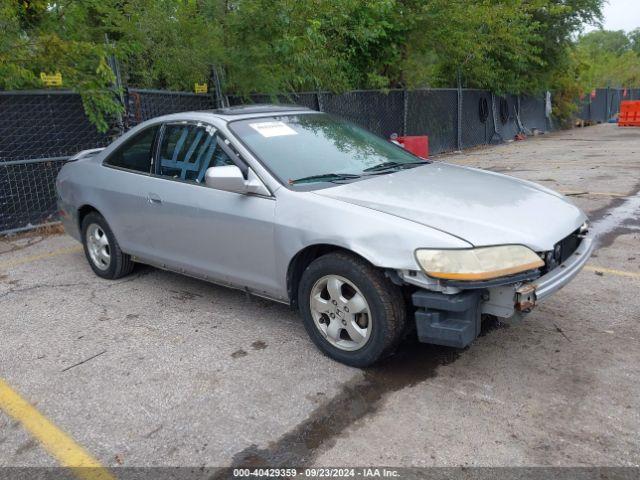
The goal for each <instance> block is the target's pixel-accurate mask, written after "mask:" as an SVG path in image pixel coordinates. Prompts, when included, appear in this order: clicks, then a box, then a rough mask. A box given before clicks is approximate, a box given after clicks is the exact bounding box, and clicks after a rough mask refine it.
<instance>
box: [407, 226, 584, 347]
mask: <svg viewBox="0 0 640 480" xmlns="http://www.w3.org/2000/svg"><path fill="white" fill-rule="evenodd" d="M593 249H594V237H593V236H592V235H589V234H586V235H584V236H583V238H582V240H581V242H580V244H579V245H578V247H577V248H576V250H575V251H574V252H573V253H572V254H571V256H570V257H569V258H567V259H566V260H565V261H564V262H563V263H562V264H560V265H558V266H557V267H556V268H554V269H553V270H551V271H550V272H548V273H546V274H545V275H543V276H541V277H538V278H535V279H511V280H510V281H511V282H512V283H500V282H499V283H496V282H494V283H490V284H487V285H486V286H485V287H482V286H480V285H474V286H473V288H468V289H458V288H456V289H455V290H452V289H450V290H448V291H447V290H446V289H443V290H441V291H433V290H430V289H429V290H427V289H424V288H423V289H420V290H417V291H416V292H414V293H413V294H412V296H411V299H412V302H413V305H414V307H415V308H416V312H415V320H416V330H417V333H418V338H419V340H420V341H421V342H425V343H433V344H436V345H446V346H450V347H458V348H462V347H465V346H467V345H468V344H469V343H471V342H472V341H473V340H474V339H475V338H476V337H477V336H478V335H479V334H480V327H481V321H482V314H490V315H496V316H498V317H503V318H510V317H513V316H517V315H520V314H522V313H528V312H530V311H531V310H533V308H534V307H535V306H536V304H537V303H538V302H541V301H543V300H546V299H547V298H549V297H550V296H551V295H552V294H554V293H555V292H557V291H558V290H560V289H561V288H562V287H564V286H565V285H566V284H567V283H569V282H570V281H571V280H572V279H573V278H574V277H575V276H576V275H577V274H578V272H580V270H582V267H584V265H585V263H586V262H587V261H588V260H589V257H590V256H591V253H592V252H593ZM414 284H415V282H414Z"/></svg>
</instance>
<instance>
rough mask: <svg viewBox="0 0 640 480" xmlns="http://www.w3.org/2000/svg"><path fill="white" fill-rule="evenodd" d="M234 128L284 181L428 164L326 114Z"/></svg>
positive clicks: (339, 178) (352, 176)
mask: <svg viewBox="0 0 640 480" xmlns="http://www.w3.org/2000/svg"><path fill="white" fill-rule="evenodd" d="M229 127H230V128H231V130H232V131H233V132H234V133H235V134H236V135H237V136H238V137H239V138H240V140H242V142H244V144H245V145H246V146H247V147H248V148H249V149H250V150H252V151H253V153H254V154H255V155H256V156H257V157H258V158H259V159H260V160H261V161H262V162H263V164H264V166H265V167H266V168H267V169H269V170H270V171H271V172H272V174H274V175H275V176H276V177H277V178H278V179H279V180H280V182H282V183H283V184H285V185H299V184H309V183H319V182H345V181H354V180H356V179H359V178H363V177H364V176H367V175H379V174H382V173H389V172H392V171H395V170H398V169H401V168H409V166H418V165H423V164H425V163H427V162H425V161H424V160H422V159H421V158H419V157H416V156H414V155H413V154H411V153H409V152H407V151H405V150H404V149H403V148H401V147H399V146H397V145H395V144H393V143H391V142H389V141H387V140H385V139H383V138H380V137H378V136H377V135H374V134H373V133H371V132H368V131H366V130H364V129H362V128H360V127H358V126H356V125H354V124H352V123H349V122H347V121H344V120H340V119H336V118H333V117H331V116H329V115H326V114H299V115H283V116H273V117H261V118H252V119H249V120H239V121H235V122H231V123H230V124H229Z"/></svg>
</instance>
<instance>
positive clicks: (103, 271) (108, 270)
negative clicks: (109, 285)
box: [82, 212, 134, 280]
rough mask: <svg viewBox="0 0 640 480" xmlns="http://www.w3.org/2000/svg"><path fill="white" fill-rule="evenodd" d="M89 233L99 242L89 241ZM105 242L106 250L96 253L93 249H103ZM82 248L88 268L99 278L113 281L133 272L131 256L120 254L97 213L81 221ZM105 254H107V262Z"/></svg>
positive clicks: (105, 222) (113, 238) (115, 242)
mask: <svg viewBox="0 0 640 480" xmlns="http://www.w3.org/2000/svg"><path fill="white" fill-rule="evenodd" d="M89 232H91V233H93V234H94V235H93V236H94V238H99V239H100V242H96V241H92V240H90V234H89ZM105 239H106V240H105ZM105 241H106V248H101V249H100V251H99V252H96V250H95V249H94V248H95V247H104V246H105ZM82 246H83V247H84V254H85V256H86V257H87V261H88V262H89V266H90V267H91V269H92V270H93V272H94V273H95V274H96V275H98V276H99V277H101V278H106V279H109V280H115V279H117V278H121V277H124V276H125V275H128V274H130V273H131V272H132V271H133V267H134V262H133V260H132V259H131V256H129V255H127V254H126V253H123V252H122V250H121V249H120V245H119V244H118V241H117V240H116V237H115V235H114V234H113V232H112V231H111V228H110V227H109V224H108V223H107V221H106V220H105V219H104V217H103V216H102V215H100V214H99V213H98V212H91V213H89V214H87V216H86V217H84V219H83V220H82ZM105 252H106V253H107V254H108V261H106V258H107V257H106V255H105Z"/></svg>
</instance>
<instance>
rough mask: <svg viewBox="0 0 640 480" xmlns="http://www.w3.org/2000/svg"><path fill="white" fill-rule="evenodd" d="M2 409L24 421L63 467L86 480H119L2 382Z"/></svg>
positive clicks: (0, 388) (29, 430)
mask: <svg viewBox="0 0 640 480" xmlns="http://www.w3.org/2000/svg"><path fill="white" fill-rule="evenodd" d="M0 410H3V411H4V412H5V413H6V414H7V415H9V416H10V417H13V418H14V419H15V420H17V421H18V422H20V423H21V424H22V426H23V427H24V428H25V429H26V430H27V431H28V432H29V433H30V434H31V435H33V436H34V437H35V438H36V439H38V440H39V441H40V443H41V444H42V446H43V447H44V448H45V450H47V451H48V452H49V453H50V454H51V455H52V456H53V457H55V458H56V460H58V462H59V463H60V465H62V466H63V467H68V468H72V473H73V474H74V475H76V476H77V477H78V478H80V479H82V480H115V477H114V476H113V475H111V473H109V471H108V470H107V469H106V468H105V467H103V466H102V465H101V464H100V462H98V461H97V460H96V459H95V458H93V457H92V456H91V455H90V454H89V453H87V452H86V451H85V450H84V449H83V448H82V447H81V446H80V445H78V444H77V443H76V442H74V441H73V440H72V439H71V438H70V437H69V436H68V435H66V434H65V433H64V432H62V431H61V430H60V429H58V427H56V426H55V425H54V424H53V423H51V422H50V421H49V420H47V419H46V418H45V417H44V416H43V415H42V414H41V413H40V412H38V410H36V409H35V408H34V407H33V406H32V405H31V404H30V403H29V402H27V401H26V400H25V399H23V398H22V397H21V396H20V395H19V394H18V393H16V392H15V391H14V390H13V389H12V388H11V387H9V385H7V384H6V383H5V382H4V381H3V380H2V379H0Z"/></svg>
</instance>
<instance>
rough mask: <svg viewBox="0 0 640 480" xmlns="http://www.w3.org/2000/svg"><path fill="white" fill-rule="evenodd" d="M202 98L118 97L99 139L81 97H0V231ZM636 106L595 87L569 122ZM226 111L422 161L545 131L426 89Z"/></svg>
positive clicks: (502, 106)
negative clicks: (354, 131) (295, 123)
mask: <svg viewBox="0 0 640 480" xmlns="http://www.w3.org/2000/svg"><path fill="white" fill-rule="evenodd" d="M218 98H219V97H216V96H215V92H214V94H213V95H208V94H204V95H203V94H198V95H196V94H193V93H186V92H168V91H162V90H142V89H133V88H130V89H126V90H125V95H124V103H125V115H124V116H123V122H114V128H113V129H112V130H111V131H110V133H108V134H101V133H99V132H98V131H97V130H96V128H95V127H94V126H93V125H92V124H91V122H89V120H88V119H87V117H86V115H85V114H84V111H83V107H82V102H81V99H80V96H79V95H77V94H74V93H71V92H64V91H29V92H0V114H1V115H0V189H1V190H0V232H2V233H6V232H11V231H16V230H22V229H27V228H31V227H32V226H35V225H41V224H44V223H48V222H51V221H54V220H55V219H56V198H55V188H54V183H55V178H56V175H57V173H58V171H59V170H60V168H61V167H62V165H63V164H64V162H65V161H66V160H67V159H68V158H69V156H71V155H73V154H75V153H76V152H78V151H80V150H83V149H88V148H95V147H102V146H105V145H107V144H108V143H109V142H111V141H112V140H113V138H114V137H115V136H117V135H119V134H121V133H123V131H124V130H126V129H127V128H131V127H132V126H135V125H137V124H138V123H140V122H142V121H145V120H148V119H150V118H153V117H157V116H159V115H163V114H167V113H175V112H182V111H189V110H209V109H213V108H215V106H216V104H217V103H219V100H218ZM625 99H640V89H635V90H631V89H629V90H620V89H597V90H596V91H595V92H593V94H592V95H590V96H588V98H585V99H584V100H582V101H581V103H580V104H579V109H578V113H577V116H578V117H579V118H581V119H584V120H587V121H591V122H604V121H607V120H608V119H610V118H612V117H613V116H615V115H616V114H617V112H618V110H619V102H620V100H625ZM226 101H227V102H226V103H227V104H229V105H232V106H233V105H241V104H247V103H288V104H298V105H303V106H306V107H308V108H311V109H313V110H318V111H323V112H328V113H331V114H335V115H337V116H340V117H343V118H346V119H348V120H351V121H353V122H355V123H357V124H359V125H361V126H363V127H365V128H367V129H369V130H371V131H373V132H375V133H377V134H378V135H381V136H383V137H389V136H390V135H391V134H392V133H397V134H399V135H427V136H428V137H429V149H430V153H431V154H438V153H441V152H447V151H453V150H461V149H465V148H470V147H473V146H476V145H483V144H491V143H499V142H504V141H509V140H511V139H513V138H514V136H515V135H517V134H519V133H525V134H529V133H532V132H533V131H534V130H538V131H541V132H544V131H547V130H550V129H551V123H550V120H549V119H548V118H547V116H546V107H545V98H544V96H543V95H539V96H515V95H506V96H503V97H501V96H498V95H494V94H492V93H491V92H488V91H486V90H474V89H455V88H454V89H425V90H410V91H407V90H391V91H353V92H348V93H344V94H334V93H330V92H302V93H291V94H285V95H276V96H271V95H252V96H249V97H239V96H228V97H226Z"/></svg>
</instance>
